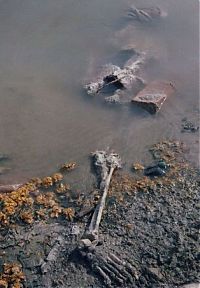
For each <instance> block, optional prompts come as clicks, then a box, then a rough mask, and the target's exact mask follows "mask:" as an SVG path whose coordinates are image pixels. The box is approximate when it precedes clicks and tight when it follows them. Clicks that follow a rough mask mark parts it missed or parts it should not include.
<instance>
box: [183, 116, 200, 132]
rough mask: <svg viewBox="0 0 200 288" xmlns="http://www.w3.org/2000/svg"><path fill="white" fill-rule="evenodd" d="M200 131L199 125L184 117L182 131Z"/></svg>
mask: <svg viewBox="0 0 200 288" xmlns="http://www.w3.org/2000/svg"><path fill="white" fill-rule="evenodd" d="M197 131H199V126H197V125H196V124H195V123H193V122H191V121H189V120H188V119H187V118H183V119H182V130H181V132H193V133H194V132H197Z"/></svg>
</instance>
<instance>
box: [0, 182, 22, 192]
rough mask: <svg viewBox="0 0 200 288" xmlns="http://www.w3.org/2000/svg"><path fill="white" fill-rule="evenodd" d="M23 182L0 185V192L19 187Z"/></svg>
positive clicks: (10, 190)
mask: <svg viewBox="0 0 200 288" xmlns="http://www.w3.org/2000/svg"><path fill="white" fill-rule="evenodd" d="M22 185H23V184H10V185H0V193H9V192H12V191H14V190H16V189H18V188H19V187H21V186H22Z"/></svg>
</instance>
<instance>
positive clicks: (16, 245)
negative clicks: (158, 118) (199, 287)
mask: <svg viewBox="0 0 200 288" xmlns="http://www.w3.org/2000/svg"><path fill="white" fill-rule="evenodd" d="M183 150H184V146H182V145H181V144H179V143H178V142H166V141H165V142H162V143H160V144H158V145H155V146H154V147H153V148H152V149H151V153H152V154H153V157H154V159H155V158H156V161H157V160H160V159H162V160H165V161H166V162H167V163H168V165H169V167H170V169H169V171H168V172H167V175H166V176H164V177H154V178H149V177H145V176H143V171H135V172H134V174H132V175H126V174H124V173H123V172H118V173H116V174H115V176H114V178H113V180H112V184H111V188H110V191H109V197H108V200H107V207H106V212H105V214H104V217H103V220H102V223H101V226H100V237H101V243H100V244H101V245H99V246H97V250H98V251H100V252H101V254H102V255H104V256H106V255H107V254H108V253H109V252H113V253H115V254H116V255H117V256H118V257H119V258H120V259H122V260H124V261H128V262H130V263H131V264H132V266H133V267H134V271H133V279H134V284H130V283H128V281H127V283H124V285H123V287H130V288H134V287H149V288H150V287H170V288H171V287H173V288H174V287H180V286H181V285H183V284H187V283H194V282H199V280H200V279H199V275H198V257H199V255H198V240H199V238H198V237H199V235H198V231H199V221H198V208H199V192H198V191H199V186H200V177H199V171H198V170H196V169H194V168H192V167H191V165H190V164H189V163H187V162H186V161H185V160H184V155H183ZM81 206H84V203H82V205H79V207H78V206H76V207H74V208H75V209H76V212H77V213H78V212H79V211H80V210H81ZM88 220H89V216H85V217H84V218H82V219H81V220H80V219H79V220H77V219H76V218H74V220H73V221H72V222H70V221H67V220H65V221H63V220H61V219H59V218H58V219H56V220H52V219H46V220H43V221H42V220H41V221H35V222H34V223H33V224H32V225H15V226H14V227H13V226H12V228H11V227H5V228H4V229H2V230H1V238H0V247H1V256H2V258H1V260H0V267H1V271H2V270H3V264H4V263H19V264H21V265H22V270H23V273H24V274H25V277H26V281H21V282H20V283H21V284H20V285H21V286H12V285H11V282H9V286H8V287H28V288H29V287H30V288H35V287H48V288H50V287H60V288H65V287H72V288H86V287H87V288H88V287H93V288H102V287H107V286H106V284H105V283H104V281H103V279H102V278H101V277H100V276H99V275H98V274H95V273H94V272H93V271H92V269H91V267H90V266H89V265H88V263H87V261H85V260H84V259H83V258H81V257H80V255H79V254H78V252H77V249H76V247H77V244H78V240H79V239H80V238H81V236H82V235H83V233H84V229H85V225H86V223H87V222H88ZM44 263H45V272H44V271H43V273H42V271H41V270H42V269H41V267H42V265H44ZM5 287H6V286H5ZM112 287H121V285H120V284H119V283H117V281H116V279H112Z"/></svg>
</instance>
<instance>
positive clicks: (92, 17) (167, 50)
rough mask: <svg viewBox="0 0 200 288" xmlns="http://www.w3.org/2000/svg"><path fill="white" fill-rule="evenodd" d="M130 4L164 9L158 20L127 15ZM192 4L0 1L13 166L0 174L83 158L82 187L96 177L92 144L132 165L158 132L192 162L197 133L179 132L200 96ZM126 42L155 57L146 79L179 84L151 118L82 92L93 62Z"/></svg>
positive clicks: (2, 74)
mask: <svg viewBox="0 0 200 288" xmlns="http://www.w3.org/2000/svg"><path fill="white" fill-rule="evenodd" d="M133 2H134V4H135V5H136V6H138V7H149V6H151V5H158V6H159V7H161V8H163V9H164V10H165V11H166V12H167V13H168V17H166V18H165V19H163V20H162V21H160V22H159V23H156V24H155V25H141V24H138V23H135V22H132V23H131V22H130V21H128V20H127V19H126V18H125V17H124V16H125V15H126V10H127V8H128V6H129V4H130V3H133ZM198 4H199V2H198V1H196V0H176V1H174V0H154V1H153V0H137V1H136V0H135V1H128V0H101V1H99V0H85V1H83V0H76V1H74V0H56V1H55V0H43V1H41V0H15V1H13V0H1V1H0V41H1V42H0V137H1V138H0V152H2V153H3V152H4V153H8V154H9V155H10V156H11V161H10V162H9V163H7V165H8V166H10V167H11V168H12V170H11V171H10V172H9V173H8V174H6V175H4V176H0V181H1V182H10V181H19V180H20V181H21V180H24V179H26V178H29V177H33V176H44V175H48V174H49V173H52V172H53V171H55V170H56V169H57V168H58V167H59V165H60V164H61V163H63V162H65V161H68V160H69V161H70V160H74V161H77V162H78V163H79V168H78V170H77V172H76V173H75V172H74V177H73V180H74V179H75V182H77V183H75V186H76V187H78V188H79V189H80V190H83V191H85V190H87V189H91V187H90V185H91V182H92V181H95V179H94V177H92V176H91V173H90V161H89V158H88V156H89V153H90V152H91V151H94V150H95V149H105V148H106V147H110V148H113V149H115V150H116V151H117V152H118V153H119V154H120V155H121V157H122V159H123V161H124V162H125V163H126V165H125V167H126V168H129V167H130V165H131V163H132V162H134V161H143V162H144V163H148V161H149V156H148V154H147V153H145V152H144V151H146V150H147V148H148V147H149V146H150V145H151V144H153V143H155V142H157V141H159V140H161V139H163V138H170V139H171V138H176V139H178V140H179V139H183V140H184V141H186V143H187V144H188V145H189V146H190V148H191V152H192V153H191V154H190V157H191V160H192V161H193V162H195V163H198V150H199V148H198V147H199V146H198V143H197V141H198V136H194V135H192V136H191V135H189V134H181V132H180V131H181V119H182V118H183V117H185V116H187V117H188V118H190V117H192V116H193V115H194V113H195V108H198V103H199V93H198V92H199V91H198V88H199V85H198V76H199V75H198V66H199V63H198V61H199V59H198V40H199V39H198V38H199V34H198V16H199V15H198V13H199V5H198ZM130 25H131V26H130ZM127 26H128V28H125V27H127ZM130 43H131V44H135V46H136V47H137V48H138V49H140V50H147V51H148V52H149V53H151V54H152V55H153V56H154V57H155V58H156V61H155V62H154V63H153V64H152V66H148V67H147V68H146V71H145V73H144V74H145V77H146V80H147V81H149V80H153V79H166V80H170V81H173V82H174V83H175V85H176V88H177V93H176V95H175V96H173V97H171V98H170V99H168V100H167V102H166V103H165V105H164V106H163V108H162V110H161V111H160V113H159V114H158V115H156V116H151V115H148V114H147V113H146V112H144V111H142V110H140V109H136V108H132V107H131V108H130V107H122V108H117V107H107V106H105V105H103V104H101V103H100V102H99V101H98V100H97V99H90V98H89V97H87V96H86V95H84V93H83V91H82V83H83V82H84V81H85V79H86V78H87V77H88V75H91V74H92V73H94V72H95V69H96V67H97V65H99V64H104V61H107V59H109V57H111V56H112V55H114V54H116V53H117V52H118V50H119V49H120V46H124V45H126V44H130ZM98 97H99V96H97V98H98ZM68 178H69V177H68ZM69 181H70V179H69ZM71 181H72V180H71Z"/></svg>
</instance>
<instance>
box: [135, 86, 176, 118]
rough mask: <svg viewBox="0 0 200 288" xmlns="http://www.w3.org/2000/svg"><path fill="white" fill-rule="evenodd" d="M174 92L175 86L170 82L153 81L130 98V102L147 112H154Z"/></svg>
mask: <svg viewBox="0 0 200 288" xmlns="http://www.w3.org/2000/svg"><path fill="white" fill-rule="evenodd" d="M174 92H175V88H174V86H173V84H172V83H171V82H167V81H153V82H151V83H149V84H148V85H147V86H146V87H145V88H144V89H143V90H142V91H140V92H139V93H138V94H137V95H136V97H134V98H133V99H132V102H133V103H135V104H137V105H138V106H140V107H142V108H144V109H146V110H147V111H148V112H149V113H151V114H155V113H156V112H158V111H159V110H160V109H161V107H162V105H163V103H164V102H165V100H166V99H167V98H168V97H169V96H170V95H172V94H173V93H174Z"/></svg>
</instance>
